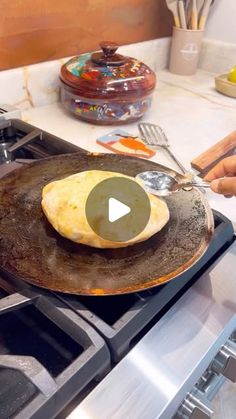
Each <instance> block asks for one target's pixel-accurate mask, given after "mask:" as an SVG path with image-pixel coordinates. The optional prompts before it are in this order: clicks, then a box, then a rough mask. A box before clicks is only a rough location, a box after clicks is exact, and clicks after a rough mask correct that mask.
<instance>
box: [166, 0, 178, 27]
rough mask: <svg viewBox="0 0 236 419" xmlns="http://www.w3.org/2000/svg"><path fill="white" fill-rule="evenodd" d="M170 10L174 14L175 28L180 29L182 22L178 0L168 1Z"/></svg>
mask: <svg viewBox="0 0 236 419" xmlns="http://www.w3.org/2000/svg"><path fill="white" fill-rule="evenodd" d="M166 4H167V7H168V9H169V10H170V11H171V12H172V13H173V16H174V21H175V26H176V27H177V28H180V20H179V13H178V1H177V0H166Z"/></svg>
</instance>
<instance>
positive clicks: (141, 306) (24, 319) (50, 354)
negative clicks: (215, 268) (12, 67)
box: [0, 119, 234, 419]
mask: <svg viewBox="0 0 236 419" xmlns="http://www.w3.org/2000/svg"><path fill="white" fill-rule="evenodd" d="M1 144H4V152H1V157H2V161H1V164H0V177H2V176H4V175H5V174H6V173H7V172H9V171H12V170H15V169H16V168H17V167H19V166H21V165H24V164H28V163H30V162H31V161H32V160H35V159H40V158H44V157H48V156H51V155H57V154H64V153H74V152H76V153H79V152H81V153H84V152H85V151H84V150H82V149H80V148H79V147H76V146H75V145H72V144H70V143H68V142H66V141H63V140H61V139H60V138H57V137H55V136H54V135H51V134H49V133H46V132H44V131H42V130H40V129H38V128H35V127H33V126H31V125H29V124H27V123H24V122H22V121H21V120H17V119H9V120H6V119H3V120H0V146H1ZM18 146H20V147H18ZM1 157H0V158H1ZM214 220H215V232H214V236H213V238H212V241H211V243H210V246H209V248H208V250H207V252H206V253H205V254H204V256H203V257H202V258H201V259H200V260H199V261H198V262H197V263H196V264H195V265H194V266H193V267H192V268H191V269H189V270H188V271H187V272H184V273H183V274H181V275H180V276H179V277H178V278H177V279H176V280H173V281H170V282H169V283H167V284H166V285H163V286H159V287H157V288H155V289H152V290H148V291H144V292H139V293H134V294H128V295H124V296H114V297H82V296H75V295H73V296H72V295H66V294H65V295H64V294H60V293H55V292H54V293H53V292H50V291H46V290H42V289H39V288H36V287H33V286H30V285H28V284H26V283H24V282H22V281H19V280H17V279H16V278H13V277H10V276H9V275H6V274H3V273H1V272H0V316H1V322H0V417H1V419H6V418H9V417H14V418H17V419H20V418H22V419H23V418H24V419H27V418H42V417H43V416H45V417H50V418H53V417H56V416H57V415H59V414H60V415H61V416H60V417H61V418H64V417H66V415H67V414H68V413H69V412H70V411H71V410H72V409H73V406H74V405H76V404H78V403H79V402H81V401H82V400H83V399H84V398H85V396H86V395H88V394H89V393H90V392H91V391H93V389H94V388H95V387H96V386H97V385H98V382H99V381H100V380H101V379H102V378H103V377H104V376H105V375H107V374H108V376H109V371H110V370H111V369H113V367H114V366H115V365H116V364H119V363H120V361H121V360H122V358H124V357H125V355H126V354H127V353H129V352H130V350H131V349H132V348H133V347H134V346H135V345H136V344H137V343H138V342H139V341H140V340H142V338H143V337H144V336H145V335H146V334H147V333H148V331H149V330H150V329H152V327H153V326H154V325H156V324H158V322H159V320H160V319H162V318H163V316H164V315H165V314H166V313H168V311H169V310H170V308H171V307H174V305H175V304H176V302H178V301H179V299H180V298H181V297H182V296H183V295H185V293H186V292H187V290H189V289H190V288H191V287H192V286H193V285H194V284H196V283H197V281H198V279H199V278H201V277H202V275H203V273H204V272H205V271H206V270H207V269H209V267H210V266H212V264H213V263H214V262H215V261H217V260H218V259H219V258H220V256H221V255H222V254H223V252H224V251H225V250H226V249H227V248H229V246H230V245H231V243H232V242H233V240H234V232H233V227H232V224H231V222H230V221H229V220H228V219H227V218H226V217H224V216H223V215H222V214H220V213H218V212H214ZM73 400H74V402H73ZM60 412H63V413H60Z"/></svg>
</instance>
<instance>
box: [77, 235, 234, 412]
mask: <svg viewBox="0 0 236 419" xmlns="http://www.w3.org/2000/svg"><path fill="white" fill-rule="evenodd" d="M235 267H236V241H235V242H234V243H233V244H232V245H231V246H230V247H229V248H228V249H227V250H226V252H225V253H224V254H223V255H222V256H221V257H220V258H218V260H217V261H216V262H215V264H214V265H212V266H211V267H210V268H209V269H208V271H206V272H205V273H204V274H203V275H202V277H201V278H199V280H198V281H197V282H196V283H195V284H194V285H193V286H192V287H191V288H190V289H189V290H188V291H187V292H186V293H185V294H184V295H183V296H182V297H181V298H180V299H179V300H178V301H177V303H176V304H175V305H174V306H173V307H172V308H171V309H170V310H169V311H168V312H167V313H166V314H165V315H164V316H163V317H162V319H161V320H160V321H159V322H158V323H157V324H156V325H155V326H154V327H153V328H152V329H151V330H150V331H149V332H148V333H147V334H146V335H145V336H144V338H143V339H142V340H141V341H140V342H139V343H138V344H137V345H136V346H135V347H134V348H133V349H132V350H131V351H130V352H129V353H128V355H127V356H126V357H125V358H124V359H123V360H122V361H121V362H120V363H119V364H118V365H117V366H116V367H115V368H114V369H113V370H112V371H111V372H110V373H109V374H108V375H107V376H106V378H105V379H104V380H103V381H102V382H101V383H100V384H99V385H98V386H97V387H96V388H95V389H94V390H93V391H92V392H91V393H90V394H89V395H88V396H87V397H86V398H85V400H84V401H83V402H82V403H81V404H80V405H79V406H78V407H77V408H76V409H75V410H74V411H73V412H72V413H71V414H70V416H69V418H70V419H75V418H78V417H79V418H81V419H82V418H86V419H87V418H89V419H100V418H103V419H111V418H114V419H124V418H125V419H157V418H160V419H170V418H173V417H178V418H181V419H187V418H192V419H203V418H204V419H206V418H209V417H212V416H213V413H214V412H213V407H214V403H213V404H212V403H211V400H212V399H213V400H214V396H216V394H218V390H219V388H220V386H221V385H222V383H223V382H224V379H225V377H227V379H231V380H232V381H235V380H236V352H235V332H234V331H235V330H236V269H235ZM222 389H223V387H222ZM235 392H236V387H235ZM216 414H217V412H216ZM213 417H214V416H213ZM234 417H236V412H235V416H234ZM221 419H223V418H221ZM225 419H229V418H228V417H227V418H225Z"/></svg>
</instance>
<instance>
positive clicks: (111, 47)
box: [99, 41, 118, 58]
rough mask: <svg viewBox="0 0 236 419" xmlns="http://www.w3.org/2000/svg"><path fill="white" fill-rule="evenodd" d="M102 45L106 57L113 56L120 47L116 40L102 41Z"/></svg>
mask: <svg viewBox="0 0 236 419" xmlns="http://www.w3.org/2000/svg"><path fill="white" fill-rule="evenodd" d="M99 45H100V47H101V49H102V51H103V54H104V56H105V57H107V58H108V57H112V56H113V55H114V54H115V52H116V51H117V49H118V45H117V44H116V43H115V42H109V41H102V42H100V44H99Z"/></svg>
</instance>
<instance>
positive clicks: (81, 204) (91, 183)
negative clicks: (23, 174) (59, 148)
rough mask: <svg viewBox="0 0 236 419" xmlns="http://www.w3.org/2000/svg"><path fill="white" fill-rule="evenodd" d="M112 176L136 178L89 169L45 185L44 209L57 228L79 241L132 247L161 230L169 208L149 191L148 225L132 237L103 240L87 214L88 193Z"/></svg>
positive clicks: (64, 235)
mask: <svg viewBox="0 0 236 419" xmlns="http://www.w3.org/2000/svg"><path fill="white" fill-rule="evenodd" d="M113 177H123V178H128V179H131V180H133V181H136V180H135V179H134V178H133V177H130V176H126V175H123V174H121V173H116V172H107V171H101V170H89V171H85V172H80V173H76V174H74V175H72V176H68V177H66V178H65V179H61V180H58V181H55V182H51V183H49V184H48V185H46V186H45V187H44V188H43V192H42V208H43V211H44V214H45V215H46V217H47V219H48V221H49V222H50V223H51V224H52V226H53V227H54V228H55V230H56V231H57V232H58V233H59V234H61V235H62V236H63V237H66V238H67V239H70V240H72V241H74V242H76V243H81V244H86V245H88V246H92V247H98V248H119V247H125V246H129V245H132V244H135V243H138V242H142V241H144V240H147V239H149V238H150V237H152V236H153V235H154V234H156V233H157V232H158V231H160V230H161V229H162V228H163V227H164V226H165V224H166V223H167V222H168V220H169V210H168V207H167V205H166V203H165V202H164V201H163V200H161V199H159V198H158V197H156V196H154V195H151V194H149V193H147V195H148V197H149V199H150V205H151V213H150V218H149V221H148V224H147V226H146V227H145V229H144V230H143V231H142V232H141V233H140V234H139V235H137V236H136V237H134V238H133V239H131V240H128V241H124V242H115V241H114V242H113V241H110V240H105V239H103V238H102V237H100V236H98V235H97V234H96V233H95V232H94V231H93V230H92V228H91V227H90V225H89V224H88V222H87V218H86V214H85V205H86V201H87V198H88V195H89V194H90V192H91V191H92V189H93V188H94V187H95V186H96V185H97V184H98V183H100V182H101V181H103V180H105V179H110V178H113ZM101 221H102V220H101Z"/></svg>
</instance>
